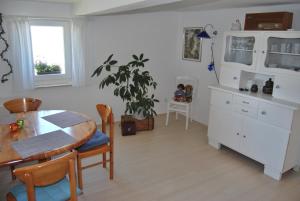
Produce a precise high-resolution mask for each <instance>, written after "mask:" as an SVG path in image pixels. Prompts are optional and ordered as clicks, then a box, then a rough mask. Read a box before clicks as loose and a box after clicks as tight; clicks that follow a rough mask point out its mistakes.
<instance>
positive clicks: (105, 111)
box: [96, 104, 114, 146]
mask: <svg viewBox="0 0 300 201" xmlns="http://www.w3.org/2000/svg"><path fill="white" fill-rule="evenodd" d="M96 108H97V111H98V113H99V115H100V117H101V121H102V123H101V126H102V132H103V133H106V134H107V129H106V125H107V124H109V138H110V139H109V143H110V146H112V145H113V139H114V115H113V112H112V109H111V107H110V106H108V105H105V104H97V105H96Z"/></svg>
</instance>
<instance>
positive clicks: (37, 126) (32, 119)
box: [0, 110, 97, 167]
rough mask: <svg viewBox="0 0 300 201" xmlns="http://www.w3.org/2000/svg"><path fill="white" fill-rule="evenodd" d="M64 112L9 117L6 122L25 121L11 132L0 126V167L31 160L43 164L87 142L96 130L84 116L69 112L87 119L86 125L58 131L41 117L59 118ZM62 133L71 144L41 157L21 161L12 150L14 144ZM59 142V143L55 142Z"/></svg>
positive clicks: (40, 112)
mask: <svg viewBox="0 0 300 201" xmlns="http://www.w3.org/2000/svg"><path fill="white" fill-rule="evenodd" d="M63 112H65V111H64V110H41V111H33V112H26V113H18V114H10V115H8V116H6V117H5V118H9V117H12V118H14V119H16V120H18V119H22V120H24V126H23V128H20V129H18V130H17V131H14V132H12V131H11V129H10V127H9V124H3V123H2V124H0V167H2V166H7V165H11V164H17V163H20V162H26V161H32V160H44V159H48V158H50V157H52V156H55V155H58V154H62V153H64V152H67V151H70V150H72V149H74V148H77V147H79V146H80V145H82V144H84V143H85V142H86V141H88V140H89V139H90V138H91V137H92V136H93V134H94V133H95V131H96V129H97V126H96V123H95V121H94V120H92V119H91V118H89V117H88V116H86V115H84V114H80V113H77V112H72V113H74V114H76V115H80V116H82V117H84V118H85V119H86V121H85V122H82V123H79V124H76V125H73V126H70V127H66V128H61V127H59V126H57V125H55V124H53V123H50V122H49V121H47V120H45V119H43V117H46V116H49V115H53V114H57V115H59V114H62V113H63ZM59 130H62V131H63V132H64V133H66V134H68V135H70V136H71V137H73V138H74V139H75V140H73V141H72V143H67V144H64V145H62V146H60V147H57V148H55V149H53V150H47V151H44V152H40V153H34V154H32V155H30V156H28V157H26V158H22V157H21V155H20V154H18V152H17V151H16V150H15V149H14V147H13V146H12V144H13V143H14V142H22V141H23V140H26V139H29V138H33V137H35V136H39V135H44V134H47V133H50V132H53V131H59ZM57 140H60V139H57Z"/></svg>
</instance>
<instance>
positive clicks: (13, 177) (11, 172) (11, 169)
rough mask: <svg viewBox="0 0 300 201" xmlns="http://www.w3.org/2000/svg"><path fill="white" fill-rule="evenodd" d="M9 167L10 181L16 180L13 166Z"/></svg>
mask: <svg viewBox="0 0 300 201" xmlns="http://www.w3.org/2000/svg"><path fill="white" fill-rule="evenodd" d="M9 167H10V174H11V179H12V180H16V176H15V175H14V170H15V166H14V165H11V166H9Z"/></svg>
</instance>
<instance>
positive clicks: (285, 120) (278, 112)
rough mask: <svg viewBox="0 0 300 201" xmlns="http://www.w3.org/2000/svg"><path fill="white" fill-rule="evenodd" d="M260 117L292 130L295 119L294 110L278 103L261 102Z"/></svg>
mask: <svg viewBox="0 0 300 201" xmlns="http://www.w3.org/2000/svg"><path fill="white" fill-rule="evenodd" d="M258 119H259V120H262V121H264V122H267V123H270V124H273V125H275V126H278V127H281V128H285V129H288V130H290V129H291V125H292V120H293V111H292V110H289V109H286V108H282V107H279V106H276V105H271V104H267V103H260V104H259V112H258Z"/></svg>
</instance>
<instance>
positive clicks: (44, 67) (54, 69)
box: [34, 61, 61, 75]
mask: <svg viewBox="0 0 300 201" xmlns="http://www.w3.org/2000/svg"><path fill="white" fill-rule="evenodd" d="M34 67H35V70H36V72H37V74H38V75H45V74H60V73H61V69H60V66H59V65H55V64H53V65H48V64H47V63H45V62H42V61H37V62H36V63H35V65H34Z"/></svg>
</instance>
